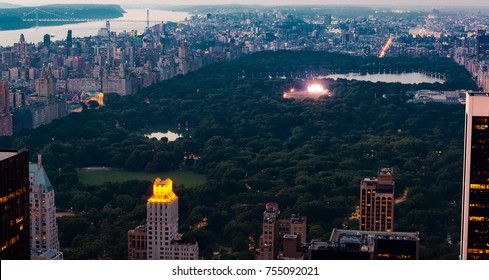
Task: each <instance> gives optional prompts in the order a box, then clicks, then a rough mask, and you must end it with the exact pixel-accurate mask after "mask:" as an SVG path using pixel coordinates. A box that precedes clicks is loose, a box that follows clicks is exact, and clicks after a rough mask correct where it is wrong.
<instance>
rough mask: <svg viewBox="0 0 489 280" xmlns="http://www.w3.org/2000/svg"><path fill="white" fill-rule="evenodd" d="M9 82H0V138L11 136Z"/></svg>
mask: <svg viewBox="0 0 489 280" xmlns="http://www.w3.org/2000/svg"><path fill="white" fill-rule="evenodd" d="M9 89H10V86H9V82H8V81H2V80H0V136H8V135H12V130H13V127H12V114H10V108H9V107H10V104H9Z"/></svg>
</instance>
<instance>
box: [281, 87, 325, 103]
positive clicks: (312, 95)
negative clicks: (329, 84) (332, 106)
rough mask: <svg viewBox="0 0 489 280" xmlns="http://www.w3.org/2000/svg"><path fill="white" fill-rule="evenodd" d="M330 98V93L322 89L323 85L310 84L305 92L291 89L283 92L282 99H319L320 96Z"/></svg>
mask: <svg viewBox="0 0 489 280" xmlns="http://www.w3.org/2000/svg"><path fill="white" fill-rule="evenodd" d="M323 95H326V96H331V95H332V94H331V92H330V91H329V90H327V89H325V88H324V86H323V85H321V84H319V83H311V84H309V85H308V86H307V89H306V90H296V89H295V88H291V89H290V90H289V91H288V92H285V93H284V95H283V97H284V98H293V99H300V100H302V99H319V98H320V97H321V96H323Z"/></svg>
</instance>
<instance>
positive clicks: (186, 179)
mask: <svg viewBox="0 0 489 280" xmlns="http://www.w3.org/2000/svg"><path fill="white" fill-rule="evenodd" d="M77 172H78V177H79V179H80V182H82V183H83V184H86V185H101V184H103V183H104V182H111V183H120V182H126V181H130V180H140V181H150V182H153V181H154V180H155V179H156V178H157V177H160V178H161V179H162V180H165V179H166V178H170V179H171V180H172V181H173V183H174V184H175V185H182V184H183V185H185V187H189V188H192V187H196V186H199V185H202V184H204V183H205V182H206V179H205V175H201V174H197V173H194V172H192V171H183V170H181V171H180V170H179V171H171V172H161V173H153V174H152V173H145V172H129V171H125V170H120V169H112V170H86V169H77Z"/></svg>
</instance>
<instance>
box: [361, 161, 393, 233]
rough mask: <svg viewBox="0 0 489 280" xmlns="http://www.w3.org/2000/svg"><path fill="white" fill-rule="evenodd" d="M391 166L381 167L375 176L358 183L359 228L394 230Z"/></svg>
mask: <svg viewBox="0 0 489 280" xmlns="http://www.w3.org/2000/svg"><path fill="white" fill-rule="evenodd" d="M393 174H394V171H393V169H392V168H381V169H380V170H379V174H378V176H377V178H365V179H363V180H362V182H361V183H360V230H366V231H393V230H394V184H395V182H394V180H393V179H392V176H393Z"/></svg>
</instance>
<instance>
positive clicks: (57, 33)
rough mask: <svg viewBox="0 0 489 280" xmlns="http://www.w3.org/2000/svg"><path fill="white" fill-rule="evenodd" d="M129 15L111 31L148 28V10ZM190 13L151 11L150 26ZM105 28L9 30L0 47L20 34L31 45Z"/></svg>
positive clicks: (73, 26)
mask: <svg viewBox="0 0 489 280" xmlns="http://www.w3.org/2000/svg"><path fill="white" fill-rule="evenodd" d="M124 10H125V11H126V12H127V13H125V14H124V16H123V17H120V18H117V19H113V20H124V22H118V21H112V22H111V23H110V30H111V31H115V32H117V33H119V32H122V31H131V30H137V31H138V32H139V33H142V32H143V31H144V29H145V28H146V10H142V9H124ZM190 16H191V15H190V14H189V13H185V12H171V11H161V10H150V13H149V20H150V21H152V22H150V26H153V25H155V24H157V22H156V21H158V22H162V21H163V22H167V21H173V22H180V21H183V20H185V18H190ZM126 20H127V21H126ZM102 27H105V21H103V20H102V21H91V22H85V23H77V24H66V25H59V26H46V27H38V28H29V29H18V30H7V31H0V46H2V47H6V46H12V45H13V44H14V43H17V42H19V37H20V34H21V33H22V34H24V37H25V40H26V41H27V42H29V43H39V42H42V41H43V38H44V35H45V34H50V35H51V36H54V37H52V38H51V40H52V41H58V40H65V39H66V35H67V32H68V29H71V30H73V37H87V36H90V35H92V36H93V35H97V32H98V30H99V29H100V28H102Z"/></svg>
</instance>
